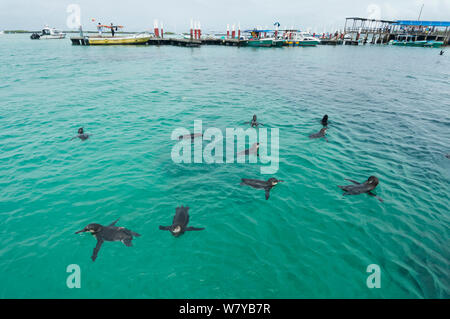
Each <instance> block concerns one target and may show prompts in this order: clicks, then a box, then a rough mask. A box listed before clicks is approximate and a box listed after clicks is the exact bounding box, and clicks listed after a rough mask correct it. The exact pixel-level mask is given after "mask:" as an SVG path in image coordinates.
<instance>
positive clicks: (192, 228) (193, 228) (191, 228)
mask: <svg viewBox="0 0 450 319" xmlns="http://www.w3.org/2000/svg"><path fill="white" fill-rule="evenodd" d="M203 229H205V228H198V227H188V228H186V231H191V230H203Z"/></svg>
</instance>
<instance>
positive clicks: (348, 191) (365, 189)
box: [338, 176, 383, 202]
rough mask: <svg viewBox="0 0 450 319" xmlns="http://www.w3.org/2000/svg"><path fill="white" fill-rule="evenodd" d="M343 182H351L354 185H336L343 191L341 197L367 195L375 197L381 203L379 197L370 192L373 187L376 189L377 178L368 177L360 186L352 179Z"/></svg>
mask: <svg viewBox="0 0 450 319" xmlns="http://www.w3.org/2000/svg"><path fill="white" fill-rule="evenodd" d="M345 180H347V181H350V182H352V183H353V184H354V185H346V186H339V185H338V187H339V188H340V189H342V190H343V191H344V194H343V195H359V194H362V193H367V194H369V195H370V196H373V197H376V198H377V199H378V200H379V201H380V202H382V201H383V200H382V199H381V198H380V197H378V196H377V195H375V194H374V193H372V191H373V190H374V189H375V187H377V185H378V182H379V181H378V178H376V177H375V176H370V177H369V178H368V179H367V181H365V182H364V183H362V184H361V183H358V182H357V181H354V180H352V179H347V178H346V179H345Z"/></svg>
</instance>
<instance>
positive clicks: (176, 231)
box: [170, 225, 182, 237]
mask: <svg viewBox="0 0 450 319" xmlns="http://www.w3.org/2000/svg"><path fill="white" fill-rule="evenodd" d="M170 232H171V233H172V235H174V236H175V237H178V236H180V235H181V234H182V228H181V226H180V225H172V226H171V227H170Z"/></svg>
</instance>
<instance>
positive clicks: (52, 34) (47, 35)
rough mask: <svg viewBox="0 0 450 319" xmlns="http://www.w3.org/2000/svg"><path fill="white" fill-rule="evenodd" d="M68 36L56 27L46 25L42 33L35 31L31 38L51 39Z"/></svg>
mask: <svg viewBox="0 0 450 319" xmlns="http://www.w3.org/2000/svg"><path fill="white" fill-rule="evenodd" d="M65 37H66V34H65V33H63V32H61V31H58V30H56V29H54V28H49V27H48V26H45V28H44V29H42V33H41V34H39V33H33V34H32V35H31V36H30V38H31V40H51V39H64V38H65Z"/></svg>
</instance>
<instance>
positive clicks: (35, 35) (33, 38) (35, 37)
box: [30, 33, 41, 40]
mask: <svg viewBox="0 0 450 319" xmlns="http://www.w3.org/2000/svg"><path fill="white" fill-rule="evenodd" d="M40 37H41V36H40V35H39V34H37V33H33V34H32V35H31V36H30V38H31V40H39V38H40Z"/></svg>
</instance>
